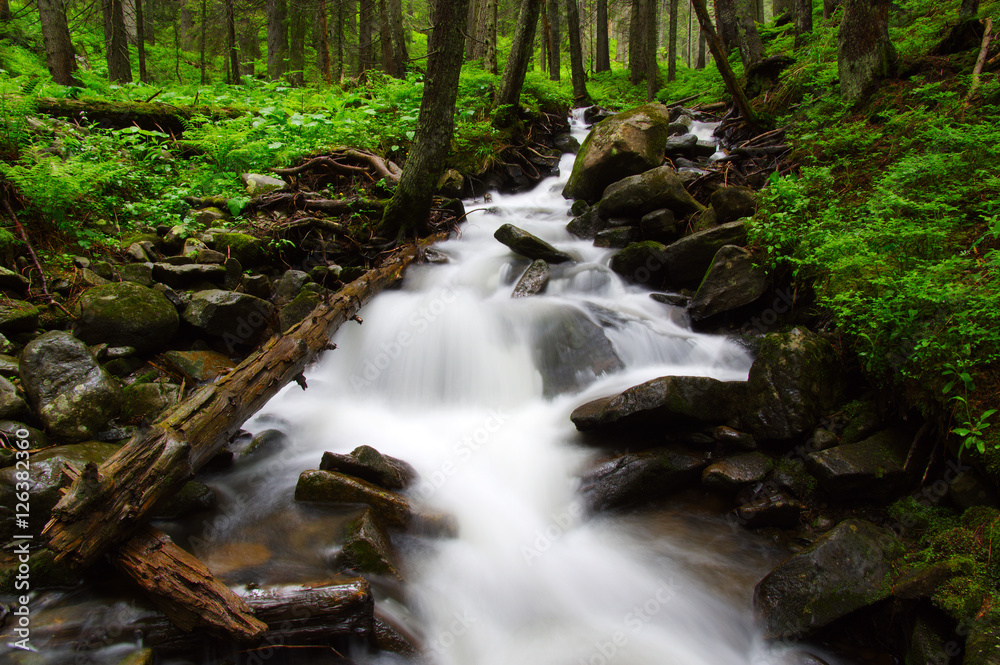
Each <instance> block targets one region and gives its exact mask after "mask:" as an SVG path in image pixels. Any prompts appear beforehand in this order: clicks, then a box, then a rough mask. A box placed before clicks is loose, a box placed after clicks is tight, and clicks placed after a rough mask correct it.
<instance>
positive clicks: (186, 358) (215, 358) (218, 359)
mask: <svg viewBox="0 0 1000 665" xmlns="http://www.w3.org/2000/svg"><path fill="white" fill-rule="evenodd" d="M163 357H164V359H165V360H166V361H167V362H168V363H170V366H171V367H172V368H173V369H174V370H176V371H177V372H179V373H180V374H182V375H183V376H184V378H185V379H186V380H187V381H189V382H191V383H205V382H207V381H214V380H215V379H216V378H217V377H219V376H220V375H222V374H225V373H226V372H228V371H229V370H231V369H232V368H233V367H235V366H236V363H235V362H233V361H232V360H231V359H230V358H229V357H228V356H224V355H222V354H221V353H216V352H215V351H167V352H166V353H164V354H163Z"/></svg>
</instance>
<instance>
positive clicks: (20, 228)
mask: <svg viewBox="0 0 1000 665" xmlns="http://www.w3.org/2000/svg"><path fill="white" fill-rule="evenodd" d="M3 206H4V208H6V209H7V214H8V215H10V218H11V219H12V220H13V221H14V228H16V229H17V233H18V234H19V235H20V236H21V240H23V241H24V244H25V246H27V248H28V254H30V255H31V261H32V263H34V264H35V268H36V269H37V270H38V279H40V280H41V281H42V294H43V295H44V296H45V297H46V298H47V299H48V301H49V303H51V304H58V303H56V301H55V299H54V298H53V297H52V294H51V293H49V284H48V282H47V281H46V280H45V272H44V271H43V270H42V264H41V263H40V262H39V261H38V255H37V254H35V248H34V247H32V246H31V241H30V240H28V234H27V233H26V232H25V230H24V227H23V226H21V222H20V220H18V218H17V215H15V214H14V209H13V208H11V207H10V201H8V200H7V199H6V198H4V200H3Z"/></svg>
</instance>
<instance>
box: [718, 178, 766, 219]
mask: <svg viewBox="0 0 1000 665" xmlns="http://www.w3.org/2000/svg"><path fill="white" fill-rule="evenodd" d="M709 202H710V203H711V204H712V209H713V210H715V216H716V219H717V220H718V223H719V224H725V223H726V222H732V221H735V220H737V219H740V218H742V217H753V214H754V213H755V212H756V211H757V193H756V192H754V191H753V190H752V189H750V188H749V187H720V188H719V189H717V190H715V191H714V192H712V196H711V197H710V198H709Z"/></svg>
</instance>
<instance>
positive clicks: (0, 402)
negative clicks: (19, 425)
mask: <svg viewBox="0 0 1000 665" xmlns="http://www.w3.org/2000/svg"><path fill="white" fill-rule="evenodd" d="M27 410H28V405H27V404H25V402H24V400H23V399H21V396H20V395H18V394H17V388H15V387H14V384H13V383H11V382H10V381H8V380H7V379H5V378H4V377H2V376H0V420H7V419H8V418H17V417H18V416H20V415H22V414H24V413H25V412H26V411H27Z"/></svg>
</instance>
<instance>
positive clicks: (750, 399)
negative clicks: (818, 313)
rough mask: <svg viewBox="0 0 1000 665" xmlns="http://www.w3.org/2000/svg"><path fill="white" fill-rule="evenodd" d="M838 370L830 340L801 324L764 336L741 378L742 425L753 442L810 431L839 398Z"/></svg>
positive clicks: (841, 385)
mask: <svg viewBox="0 0 1000 665" xmlns="http://www.w3.org/2000/svg"><path fill="white" fill-rule="evenodd" d="M842 371H843V368H842V363H841V362H840V360H839V359H838V358H837V354H836V352H835V351H834V349H833V347H832V346H831V344H830V343H829V342H828V341H826V340H825V339H823V338H822V337H820V336H819V335H816V334H814V333H811V332H809V331H808V330H806V329H805V328H801V327H800V328H795V329H794V330H792V331H791V332H788V333H770V334H768V335H766V336H765V337H764V341H763V343H762V344H761V348H760V352H759V353H758V354H757V358H756V359H755V360H754V363H753V365H752V366H751V367H750V375H749V377H748V378H747V400H746V403H745V405H744V406H745V408H744V409H743V418H742V424H743V426H744V427H745V428H746V429H747V431H749V432H750V433H751V434H753V436H754V438H756V439H757V440H758V441H765V440H771V441H779V442H787V441H791V440H792V439H795V438H796V437H798V436H801V435H802V434H805V433H806V432H809V431H811V430H812V428H814V427H815V426H816V423H818V422H819V420H820V418H822V417H823V416H824V415H826V414H828V413H830V412H831V411H832V410H833V409H834V408H835V407H836V406H837V405H838V404H839V403H840V401H841V398H842V396H843V392H844V378H843V373H842Z"/></svg>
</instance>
